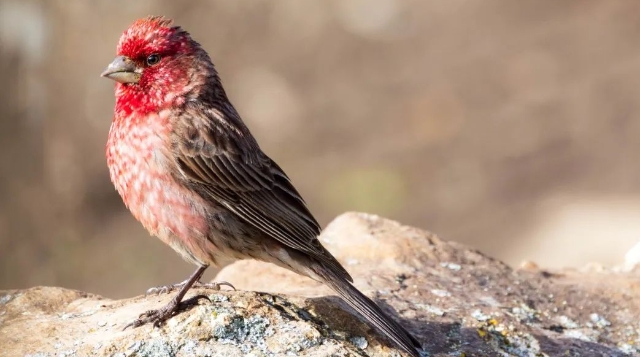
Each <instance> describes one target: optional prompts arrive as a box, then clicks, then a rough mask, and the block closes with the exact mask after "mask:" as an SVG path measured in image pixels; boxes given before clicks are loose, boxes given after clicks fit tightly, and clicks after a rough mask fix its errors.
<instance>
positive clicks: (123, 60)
mask: <svg viewBox="0 0 640 357" xmlns="http://www.w3.org/2000/svg"><path fill="white" fill-rule="evenodd" d="M140 75H141V71H140V70H139V69H138V67H137V66H136V64H135V63H134V62H133V61H132V60H130V59H129V58H128V57H126V56H118V57H116V58H115V59H114V60H113V62H111V63H110V64H109V65H108V66H107V69H105V70H104V72H102V74H101V75H100V76H102V77H106V78H109V79H113V80H114V81H116V82H120V83H138V81H139V80H140Z"/></svg>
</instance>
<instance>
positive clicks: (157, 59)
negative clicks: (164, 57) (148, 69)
mask: <svg viewBox="0 0 640 357" xmlns="http://www.w3.org/2000/svg"><path fill="white" fill-rule="evenodd" d="M158 62H160V55H158V54H155V53H154V54H152V55H149V57H147V65H148V66H153V65H154V64H156V63H158Z"/></svg>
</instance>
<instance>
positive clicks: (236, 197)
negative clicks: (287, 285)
mask: <svg viewBox="0 0 640 357" xmlns="http://www.w3.org/2000/svg"><path fill="white" fill-rule="evenodd" d="M175 117H179V118H180V123H179V125H174V128H175V129H174V140H173V144H174V145H173V149H174V150H173V151H174V155H175V157H176V159H177V163H178V166H179V167H180V170H181V172H182V174H183V175H184V176H185V179H186V180H187V181H188V182H189V183H190V184H192V185H198V186H200V187H201V190H200V191H201V192H206V197H205V198H206V199H211V200H214V201H215V202H217V203H218V204H221V205H223V206H224V207H226V208H227V209H228V210H229V211H231V212H232V213H234V214H235V215H236V216H237V217H239V218H240V219H242V220H243V221H245V222H247V223H249V224H251V225H252V226H254V227H256V228H258V229H259V230H260V231H262V232H263V233H265V234H266V235H268V236H269V237H271V238H273V239H275V240H277V241H279V242H280V243H282V244H284V245H286V246H287V247H290V248H293V249H296V250H298V251H301V252H304V253H307V254H309V255H311V256H312V257H314V258H316V259H318V260H319V261H322V262H325V263H327V264H328V265H329V266H331V267H332V268H333V270H334V271H336V272H337V273H338V274H340V275H342V276H343V277H344V278H346V279H347V280H349V281H352V279H351V277H350V276H349V273H348V272H347V271H346V270H345V269H344V268H343V267H342V266H341V265H340V263H338V261H337V260H336V259H335V258H334V257H333V256H332V255H331V254H330V253H329V252H328V251H327V250H326V249H325V248H324V247H322V245H321V244H320V242H319V241H318V239H317V236H318V235H319V234H320V225H319V224H318V222H317V221H316V220H315V218H314V217H313V215H312V214H311V212H309V210H308V208H307V206H306V204H305V202H304V200H303V199H302V197H301V196H300V194H299V193H298V191H297V190H296V189H295V188H294V187H293V185H292V183H291V181H290V179H289V178H288V177H287V175H286V174H285V173H284V171H283V170H282V169H281V168H280V167H279V166H278V165H277V164H276V163H275V162H274V161H273V160H271V159H270V158H269V157H268V156H266V155H265V154H264V153H263V152H262V151H261V150H260V148H259V147H258V145H257V143H256V142H255V140H254V139H253V137H252V136H251V134H250V133H249V131H248V129H247V128H246V127H245V126H244V124H242V122H240V121H239V120H230V119H229V117H227V116H223V115H222V114H221V113H220V112H219V111H216V110H206V109H203V108H192V109H191V110H189V108H187V109H186V110H185V111H183V112H181V113H180V115H179V116H175ZM231 119H233V118H231ZM223 127H224V128H225V129H226V130H224V131H223V130H221V128H223ZM184 138H188V140H185V139H184Z"/></svg>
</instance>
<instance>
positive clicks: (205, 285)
mask: <svg viewBox="0 0 640 357" xmlns="http://www.w3.org/2000/svg"><path fill="white" fill-rule="evenodd" d="M223 285H226V286H228V287H230V288H231V289H233V290H234V291H235V290H236V288H235V287H234V286H233V285H231V283H229V282H226V281H212V282H210V283H201V282H199V281H197V282H196V283H195V284H193V287H194V288H198V289H211V290H220V287H221V286H223Z"/></svg>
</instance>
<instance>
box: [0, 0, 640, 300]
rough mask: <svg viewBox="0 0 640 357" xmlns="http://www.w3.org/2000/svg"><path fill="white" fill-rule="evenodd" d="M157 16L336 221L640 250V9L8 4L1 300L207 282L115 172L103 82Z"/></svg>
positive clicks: (561, 250)
mask: <svg viewBox="0 0 640 357" xmlns="http://www.w3.org/2000/svg"><path fill="white" fill-rule="evenodd" d="M148 14H162V15H166V16H168V17H171V18H174V19H175V20H176V22H177V24H179V25H182V26H183V27H185V28H186V29H187V30H189V31H190V32H191V33H192V35H193V36H194V38H195V39H196V40H198V41H199V42H201V43H202V45H203V46H204V48H206V49H207V50H208V51H209V53H210V54H211V56H212V58H213V59H214V61H215V63H216V64H217V67H218V70H219V71H220V73H221V75H222V78H223V81H224V83H225V84H226V88H227V91H228V93H229V95H230V97H231V100H232V101H233V102H234V104H235V105H236V107H237V108H238V110H239V112H240V113H241V115H242V116H243V118H244V120H245V121H246V122H247V124H248V125H249V127H250V128H251V129H252V131H253V133H254V135H255V136H256V137H257V138H258V141H259V142H260V143H261V145H262V147H263V149H264V150H265V151H266V152H267V153H268V154H269V155H271V156H272V157H273V158H274V159H275V160H276V161H277V162H279V163H280V165H281V166H282V167H284V168H285V170H286V171H287V173H288V174H289V175H290V176H291V177H292V179H293V181H294V183H295V184H296V186H297V187H298V188H299V190H300V191H301V192H302V194H303V196H304V197H305V198H306V200H307V201H308V203H309V205H310V206H311V209H312V211H313V212H315V214H316V215H317V218H318V220H319V221H320V222H321V223H322V224H323V225H326V224H327V223H328V222H329V221H330V220H331V219H332V218H334V217H335V216H337V215H338V214H340V213H343V212H345V211H349V210H358V211H366V212H372V213H377V214H380V215H383V216H386V217H390V218H393V219H397V220H399V221H401V222H403V223H406V224H410V225H414V226H418V227H421V228H424V229H428V230H431V231H433V232H435V233H437V234H439V235H440V236H442V237H443V238H446V239H450V240H456V241H460V242H464V243H467V244H470V245H472V246H475V247H477V248H479V249H480V250H482V251H484V252H486V253H488V254H490V255H492V256H495V257H498V258H500V259H502V260H505V261H506V262H508V263H510V264H513V265H517V264H519V263H520V262H521V261H523V260H534V261H536V262H538V263H539V264H540V265H542V266H547V267H559V266H581V265H583V264H585V263H588V262H600V263H604V264H619V263H621V262H622V260H623V257H624V253H625V252H626V251H627V250H628V249H629V248H630V247H631V246H632V245H633V244H634V243H635V242H637V241H638V239H639V238H640V234H639V233H640V179H639V178H638V176H639V175H640V165H639V164H638V160H639V159H640V140H638V137H640V121H639V120H638V119H637V118H638V115H640V101H639V100H638V98H639V97H640V45H639V43H640V2H636V1H607V2H605V1H596V0H593V1H586V0H584V1H555V0H547V1H541V0H530V1H523V0H521V1H517V2H514V1H508V0H505V1H464V0H447V1H435V0H434V1H421V0H414V1H402V0H348V1H347V0H335V1H320V0H316V1H299V0H279V1H266V0H263V1H258V0H251V1H249V0H246V1H233V0H227V1H190V2H188V3H187V2H184V3H183V2H178V1H172V0H163V1H161V0H158V1H124V0H121V1H77V0H75V1H73V0H72V1H70V0H64V1H63V0H59V1H44V0H43V1H25V0H16V1H12V0H2V1H0V78H1V83H2V84H3V87H2V89H0V93H1V95H0V172H1V175H0V197H1V198H2V200H1V201H0V289H3V288H4V289H6V288H23V287H29V286H33V285H39V284H45V285H59V286H64V287H69V288H77V289H82V290H86V291H90V292H95V293H100V294H105V295H106V296H109V297H122V296H130V295H135V294H139V293H142V292H143V291H144V290H145V289H146V288H148V287H150V286H153V285H159V284H167V283H172V282H177V281H181V280H182V279H184V278H185V277H186V276H187V274H189V273H191V272H192V270H193V269H194V268H193V267H192V266H189V265H188V264H187V263H185V262H183V261H181V260H180V258H179V257H178V256H177V255H176V254H174V253H173V251H171V249H170V248H168V247H166V246H164V245H163V244H161V243H160V241H158V240H157V239H155V238H151V237H149V236H148V234H147V233H146V232H145V231H144V230H143V228H142V227H141V226H140V225H139V224H138V223H137V222H135V221H134V219H133V218H132V217H131V216H130V214H129V213H128V212H127V211H126V210H125V208H124V205H123V204H122V203H121V201H120V198H119V197H118V195H117V194H116V192H115V190H114V189H113V187H112V185H111V183H110V181H109V177H108V172H107V168H106V161H105V158H104V145H105V142H106V138H107V132H108V130H109V125H110V120H111V115H112V108H113V103H114V98H113V83H112V82H110V81H108V80H105V79H102V78H100V77H99V74H100V72H101V71H102V70H103V69H104V67H105V66H106V65H107V64H108V63H109V62H110V61H111V60H112V58H113V56H114V54H115V46H116V44H117V41H118V38H119V36H120V34H121V33H122V31H124V29H125V28H126V27H127V26H128V25H129V24H130V23H131V22H132V21H133V20H134V19H136V18H139V17H143V16H146V15H148ZM212 270H213V269H212ZM212 276H213V271H212V272H209V273H208V275H207V278H210V277H212Z"/></svg>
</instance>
